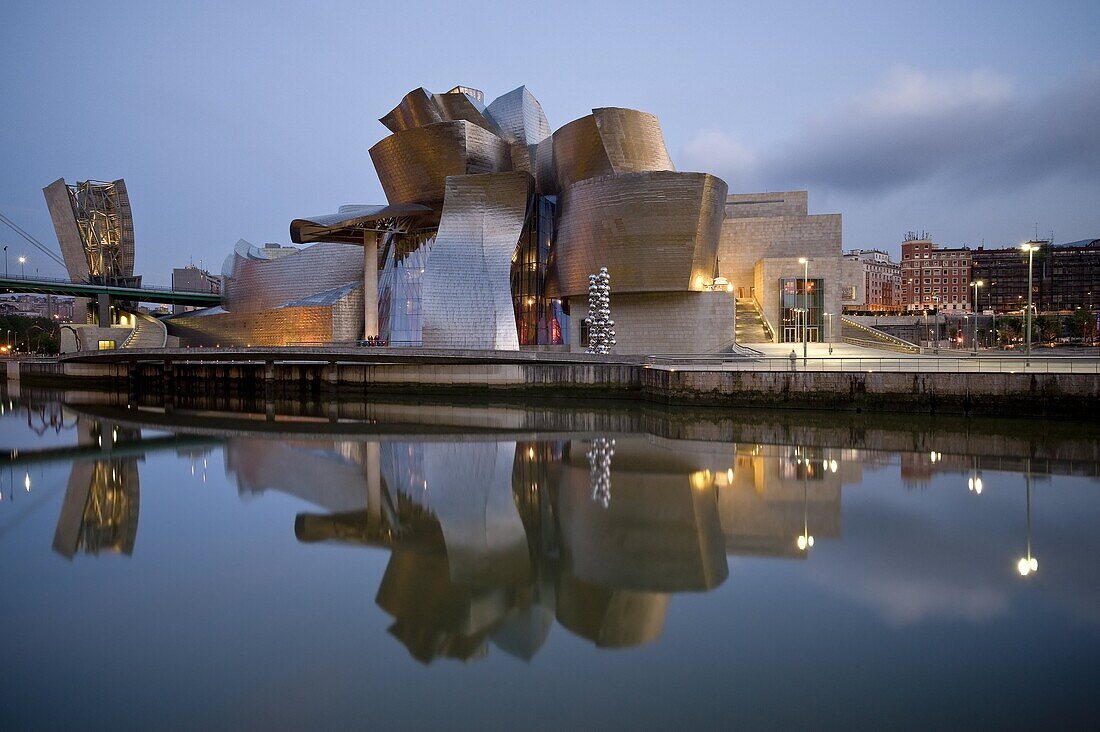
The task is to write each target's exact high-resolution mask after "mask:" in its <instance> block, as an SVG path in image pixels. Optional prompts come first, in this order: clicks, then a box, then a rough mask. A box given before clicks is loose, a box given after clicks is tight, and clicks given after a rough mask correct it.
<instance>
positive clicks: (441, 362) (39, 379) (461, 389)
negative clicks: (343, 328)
mask: <svg viewBox="0 0 1100 732" xmlns="http://www.w3.org/2000/svg"><path fill="white" fill-rule="evenodd" d="M158 355H159V358H156V359H155V358H149V359H148V360H136V359H134V360H119V361H112V362H94V361H87V360H66V359H61V360H53V361H25V362H22V363H20V364H19V365H18V367H17V378H18V379H19V380H20V381H21V382H23V383H26V384H28V385H39V386H57V387H66V386H80V387H81V388H109V389H119V388H125V389H126V390H127V391H129V392H131V393H135V394H139V393H151V392H157V393H163V394H165V395H168V396H171V395H181V396H185V395H188V394H202V395H207V396H218V395H255V396H257V397H263V396H264V395H267V396H272V395H277V396H294V395H296V394H332V395H340V396H354V395H356V394H370V395H379V394H386V393H393V394H471V395H476V394H479V393H481V394H493V393H498V394H523V395H528V396H572V397H584V398H609V399H633V400H642V401H650V402H657V403H662V404H696V405H709V406H727V407H761V406H763V407H773V408H791V409H806V408H810V409H828V410H847V411H856V412H860V411H884V412H920V413H931V414H988V415H1011V416H1029V415H1032V416H1066V417H1088V418H1092V417H1093V416H1094V411H1095V408H1096V407H1097V405H1098V402H1100V376H1097V375H1096V374H1081V373H948V372H940V373H915V372H874V373H867V372H855V371H741V370H730V369H721V368H715V369H691V370H686V369H676V368H667V367H658V366H650V365H646V364H642V363H638V362H633V363H632V362H610V363H609V362H600V361H593V360H578V361H565V360H561V359H559V360H555V361H549V362H548V361H541V360H533V359H527V358H524V359H515V360H509V359H505V358H483V359H476V358H471V357H465V358H458V359H446V358H433V359H427V358H423V357H415V356H414V357H407V358H404V359H400V358H395V359H390V360H389V361H387V362H375V361H372V362H346V361H342V360H336V359H335V358H333V360H330V361H320V360H314V361H307V360H305V359H304V358H302V359H300V360H292V359H291V358H290V357H288V354H285V353H284V354H280V358H281V359H282V360H274V359H271V360H254V361H245V360H233V361H229V362H226V361H214V360H206V361H200V360H174V359H172V358H165V354H158ZM176 355H177V356H179V354H176ZM303 355H304V354H303ZM12 376H13V373H12V368H11V366H9V378H12Z"/></svg>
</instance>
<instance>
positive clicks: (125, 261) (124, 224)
mask: <svg viewBox="0 0 1100 732" xmlns="http://www.w3.org/2000/svg"><path fill="white" fill-rule="evenodd" d="M114 186H115V193H116V195H117V197H118V199H117V200H118V214H119V229H120V231H119V260H120V261H119V264H120V265H121V271H120V273H119V274H121V275H122V276H123V277H133V276H134V215H133V213H132V212H131V211H130V195H129V194H128V193H127V192H126V181H125V180H123V179H122V178H119V179H118V180H116V181H115V182H114Z"/></svg>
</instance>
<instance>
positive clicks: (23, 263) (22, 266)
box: [19, 256, 27, 279]
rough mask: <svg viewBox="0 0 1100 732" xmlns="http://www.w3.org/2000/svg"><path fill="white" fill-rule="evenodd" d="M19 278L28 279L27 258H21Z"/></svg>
mask: <svg viewBox="0 0 1100 732" xmlns="http://www.w3.org/2000/svg"><path fill="white" fill-rule="evenodd" d="M19 276H20V277H21V278H22V279H27V258H26V257H23V256H20V257H19Z"/></svg>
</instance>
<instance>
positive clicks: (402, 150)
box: [370, 120, 512, 204]
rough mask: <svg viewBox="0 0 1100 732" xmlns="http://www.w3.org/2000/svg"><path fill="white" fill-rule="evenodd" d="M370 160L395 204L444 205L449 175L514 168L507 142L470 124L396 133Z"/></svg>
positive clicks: (438, 125) (373, 150)
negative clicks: (445, 188) (444, 193)
mask: <svg viewBox="0 0 1100 732" xmlns="http://www.w3.org/2000/svg"><path fill="white" fill-rule="evenodd" d="M370 156H371V160H372V161H373V162H374V167H375V170H377V171H378V179H379V180H380V181H381V182H382V190H383V191H385V193H386V200H388V201H389V202H390V203H391V204H400V203H425V204H439V203H442V202H443V188H444V185H445V183H446V180H447V177H448V176H452V175H476V174H479V173H499V172H503V171H507V170H511V167H512V163H511V153H510V151H509V149H508V145H507V143H505V142H504V140H502V139H501V138H499V137H497V136H496V135H494V134H493V133H492V132H489V131H488V130H486V129H484V128H481V127H478V126H477V125H474V124H471V123H470V122H467V121H465V120H457V121H453V122H436V123H433V124H430V125H428V126H426V127H414V128H411V129H407V130H402V131H400V132H395V133H394V134H392V135H390V136H389V137H386V138H385V139H383V140H382V141H381V142H379V143H378V144H377V145H375V146H374V147H372V148H371V149H370Z"/></svg>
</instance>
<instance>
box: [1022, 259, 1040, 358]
mask: <svg viewBox="0 0 1100 732" xmlns="http://www.w3.org/2000/svg"><path fill="white" fill-rule="evenodd" d="M1020 249H1022V250H1023V251H1025V252H1027V346H1026V348H1027V350H1026V354H1027V355H1026V358H1025V359H1024V365H1025V366H1030V365H1031V269H1032V263H1033V262H1034V259H1035V252H1036V251H1037V250H1038V249H1039V247H1038V246H1037V245H1036V244H1035V243H1034V242H1030V241H1029V242H1024V243H1023V244H1021V245H1020Z"/></svg>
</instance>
